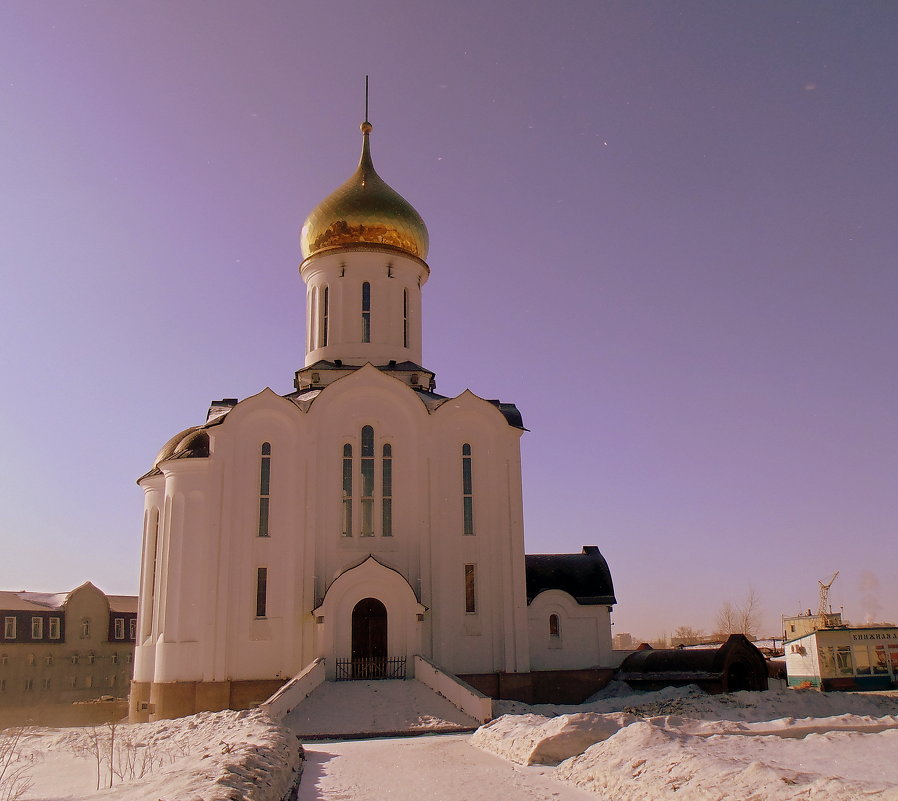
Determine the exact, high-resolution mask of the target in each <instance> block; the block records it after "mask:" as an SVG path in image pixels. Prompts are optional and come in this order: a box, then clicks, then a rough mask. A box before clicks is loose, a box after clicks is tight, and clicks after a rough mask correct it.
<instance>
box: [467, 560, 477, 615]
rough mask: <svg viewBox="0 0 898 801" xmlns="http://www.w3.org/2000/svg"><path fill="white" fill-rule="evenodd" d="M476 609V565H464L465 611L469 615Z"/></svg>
mask: <svg viewBox="0 0 898 801" xmlns="http://www.w3.org/2000/svg"><path fill="white" fill-rule="evenodd" d="M476 611H477V571H476V565H465V612H467V613H468V614H469V615H471V614H474V613H475V612H476Z"/></svg>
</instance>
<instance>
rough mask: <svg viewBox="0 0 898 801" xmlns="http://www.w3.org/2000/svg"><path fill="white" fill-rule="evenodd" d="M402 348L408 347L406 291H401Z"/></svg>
mask: <svg viewBox="0 0 898 801" xmlns="http://www.w3.org/2000/svg"><path fill="white" fill-rule="evenodd" d="M402 347H403V348H407V347H408V290H407V289H403V290H402Z"/></svg>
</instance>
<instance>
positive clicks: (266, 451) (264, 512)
mask: <svg viewBox="0 0 898 801" xmlns="http://www.w3.org/2000/svg"><path fill="white" fill-rule="evenodd" d="M270 504H271V443H269V442H263V443H262V456H261V461H260V463H259V536H260V537H267V536H268V533H269V532H268V512H269V506H270Z"/></svg>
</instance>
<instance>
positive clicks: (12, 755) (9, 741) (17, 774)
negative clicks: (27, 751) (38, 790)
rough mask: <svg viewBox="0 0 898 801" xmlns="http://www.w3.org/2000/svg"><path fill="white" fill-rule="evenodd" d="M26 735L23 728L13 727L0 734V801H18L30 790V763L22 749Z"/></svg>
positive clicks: (25, 730)
mask: <svg viewBox="0 0 898 801" xmlns="http://www.w3.org/2000/svg"><path fill="white" fill-rule="evenodd" d="M26 733H27V729H26V728H25V727H24V726H15V727H13V728H11V729H7V730H6V731H5V732H3V733H2V734H0V801H18V799H20V798H21V797H22V796H23V795H25V793H27V792H28V790H29V789H31V785H32V783H33V782H32V781H31V777H30V776H29V773H30V769H31V763H30V762H26V761H25V755H24V753H23V748H22V745H23V743H22V737H23V736H24V735H25V734H26Z"/></svg>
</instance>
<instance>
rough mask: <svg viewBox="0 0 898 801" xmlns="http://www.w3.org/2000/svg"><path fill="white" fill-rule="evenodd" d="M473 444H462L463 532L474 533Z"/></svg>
mask: <svg viewBox="0 0 898 801" xmlns="http://www.w3.org/2000/svg"><path fill="white" fill-rule="evenodd" d="M471 458H472V457H471V446H470V445H469V444H468V443H467V442H466V443H465V444H464V445H462V446H461V484H462V486H461V492H462V512H463V515H464V523H463V533H464V534H465V535H466V536H472V535H473V534H474V482H473V473H472V471H473V468H472V465H471Z"/></svg>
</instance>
